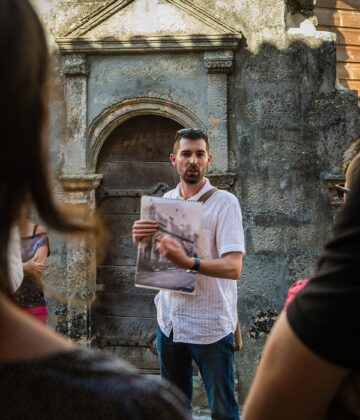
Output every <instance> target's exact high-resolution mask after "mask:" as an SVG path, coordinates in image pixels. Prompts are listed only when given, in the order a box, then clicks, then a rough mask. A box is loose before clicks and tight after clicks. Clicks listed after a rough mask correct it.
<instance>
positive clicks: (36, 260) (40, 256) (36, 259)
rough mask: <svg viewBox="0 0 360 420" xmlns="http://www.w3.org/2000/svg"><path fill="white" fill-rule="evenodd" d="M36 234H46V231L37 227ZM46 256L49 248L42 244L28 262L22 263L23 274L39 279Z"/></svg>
mask: <svg viewBox="0 0 360 420" xmlns="http://www.w3.org/2000/svg"><path fill="white" fill-rule="evenodd" d="M37 233H46V230H45V228H44V227H43V226H38V228H37ZM48 255H49V247H48V245H47V243H46V242H44V243H43V244H42V245H41V246H39V248H38V249H37V250H36V252H35V254H34V256H33V257H32V258H31V259H30V260H29V261H27V262H25V263H23V270H24V274H25V275H28V276H32V277H35V278H37V279H39V278H40V277H41V276H42V274H43V272H44V268H45V263H46V259H47V257H48Z"/></svg>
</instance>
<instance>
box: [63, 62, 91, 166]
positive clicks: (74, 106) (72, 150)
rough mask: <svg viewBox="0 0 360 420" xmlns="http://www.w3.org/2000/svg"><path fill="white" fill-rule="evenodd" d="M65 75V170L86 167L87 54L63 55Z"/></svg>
mask: <svg viewBox="0 0 360 420" xmlns="http://www.w3.org/2000/svg"><path fill="white" fill-rule="evenodd" d="M62 74H63V75H64V76H65V102H66V140H65V144H64V148H63V152H64V156H66V159H65V161H64V168H63V170H64V173H74V172H75V173H81V172H85V170H86V130H87V83H88V65H87V58H86V55H85V54H67V55H65V56H64V57H63V62H62Z"/></svg>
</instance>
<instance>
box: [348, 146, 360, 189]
mask: <svg viewBox="0 0 360 420" xmlns="http://www.w3.org/2000/svg"><path fill="white" fill-rule="evenodd" d="M359 172H360V153H358V154H357V155H356V156H355V157H354V159H353V160H352V161H351V163H350V165H349V167H348V169H347V171H346V175H345V187H346V188H348V189H350V188H351V182H352V181H353V179H355V177H356V175H357V174H358V173H359Z"/></svg>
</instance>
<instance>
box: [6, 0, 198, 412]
mask: <svg viewBox="0 0 360 420" xmlns="http://www.w3.org/2000/svg"><path fill="white" fill-rule="evenodd" d="M0 52H1V56H2V57H3V58H4V60H2V63H1V66H0V92H1V101H0V127H1V140H0V221H1V222H0V399H1V414H0V417H1V418H2V419H7V420H8V419H30V418H34V419H40V420H41V419H48V418H51V419H52V420H57V419H59V420H60V419H61V420H62V419H69V418H70V419H75V418H76V419H77V420H82V419H84V420H85V419H86V420H88V419H92V420H97V419H99V420H100V419H135V420H136V419H153V418H156V419H160V420H161V419H169V420H170V419H171V420H178V419H179V420H182V419H190V415H189V413H188V411H187V410H186V409H185V408H184V407H185V400H184V398H183V397H182V396H181V395H180V393H179V392H178V391H177V390H175V389H174V388H172V387H171V385H168V384H166V383H160V382H158V381H152V380H149V379H146V378H145V377H144V376H140V375H138V374H136V373H135V372H134V371H133V370H132V368H130V367H129V366H128V365H127V364H126V363H125V362H123V361H121V360H119V359H113V358H110V357H108V356H105V355H101V354H99V353H92V352H89V351H86V350H84V349H80V348H78V347H76V346H74V345H73V344H72V343H70V341H68V340H67V339H66V338H64V337H62V336H60V335H58V334H56V333H54V332H53V331H50V330H49V329H47V328H44V327H43V326H42V325H41V324H40V323H39V322H37V321H36V320H35V319H33V318H32V317H29V316H28V315H27V314H25V313H24V312H23V311H22V310H21V309H19V308H18V307H17V306H16V305H15V304H14V303H13V302H12V301H11V300H10V298H9V296H10V295H11V292H12V287H11V282H10V276H9V264H8V248H9V241H10V232H11V230H12V228H13V226H15V225H17V224H18V223H19V219H20V212H21V209H22V208H23V206H24V205H27V201H28V200H30V201H31V205H32V206H33V207H34V208H35V210H37V212H38V213H39V215H40V217H41V218H42V220H44V222H45V224H46V225H47V226H48V227H49V228H53V229H57V230H59V231H62V232H68V233H70V232H74V231H77V232H85V231H88V230H89V228H88V227H86V226H81V225H78V224H75V223H73V222H72V221H71V220H70V219H69V218H68V217H65V216H64V215H63V214H61V213H60V212H59V210H58V209H57V207H56V206H55V204H54V202H53V198H52V197H53V196H52V191H51V189H50V188H49V184H48V179H49V176H48V170H47V159H46V158H45V156H46V153H45V150H44V147H43V144H42V143H43V137H44V133H45V132H46V128H47V111H48V109H47V91H46V85H47V72H48V52H47V47H46V43H45V36H44V32H43V29H42V27H41V24H40V22H39V19H38V17H37V16H36V14H35V13H34V11H33V9H32V7H31V5H30V2H29V1H28V0H1V1H0Z"/></svg>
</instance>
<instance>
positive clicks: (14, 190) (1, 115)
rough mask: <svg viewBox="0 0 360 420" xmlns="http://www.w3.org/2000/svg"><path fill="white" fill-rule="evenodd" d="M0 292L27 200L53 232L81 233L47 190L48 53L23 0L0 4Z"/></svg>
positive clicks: (6, 283) (7, 289) (6, 0)
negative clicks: (10, 245) (16, 226)
mask: <svg viewBox="0 0 360 420" xmlns="http://www.w3.org/2000/svg"><path fill="white" fill-rule="evenodd" d="M0 53H1V56H2V58H3V59H2V63H1V66H0V92H1V96H0V133H1V134H0V135H1V140H0V291H2V292H4V293H6V294H8V293H9V292H10V286H9V275H8V262H7V248H8V243H9V235H10V230H11V227H12V226H13V225H14V224H15V223H16V222H17V219H18V218H19V213H20V210H21V208H22V206H23V205H24V203H25V201H26V199H27V198H30V200H31V202H32V204H33V205H34V207H35V209H36V210H37V211H38V213H39V215H40V217H41V218H42V219H43V220H44V222H45V223H46V224H47V225H48V226H49V227H52V228H54V229H56V230H59V231H62V232H71V231H75V230H84V229H86V227H85V226H81V225H76V224H75V223H73V222H71V221H70V220H69V218H68V216H65V214H63V213H61V212H60V211H59V209H58V208H57V206H56V204H55V203H54V200H53V195H52V191H51V188H50V185H49V173H48V157H47V150H46V147H44V145H43V140H44V139H43V137H44V135H45V133H46V131H47V125H48V94H47V83H48V69H49V54H48V49H47V45H46V38H45V34H44V31H43V28H42V26H41V23H40V21H39V18H38V17H37V15H36V13H35V12H34V10H33V8H32V6H31V5H30V2H29V1H28V0H1V1H0Z"/></svg>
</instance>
